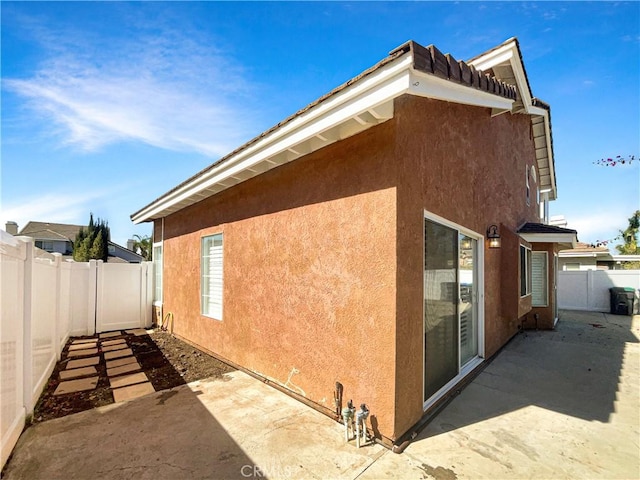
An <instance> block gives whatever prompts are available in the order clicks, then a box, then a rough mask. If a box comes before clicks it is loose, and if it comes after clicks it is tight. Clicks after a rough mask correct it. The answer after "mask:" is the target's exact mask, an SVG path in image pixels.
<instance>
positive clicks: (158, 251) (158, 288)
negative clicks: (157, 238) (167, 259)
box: [153, 243, 162, 304]
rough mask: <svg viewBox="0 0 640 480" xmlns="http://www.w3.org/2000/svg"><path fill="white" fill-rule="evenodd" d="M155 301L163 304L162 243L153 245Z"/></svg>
mask: <svg viewBox="0 0 640 480" xmlns="http://www.w3.org/2000/svg"><path fill="white" fill-rule="evenodd" d="M153 276H154V281H153V284H154V285H153V301H154V303H155V304H162V244H161V243H160V244H157V245H154V246H153Z"/></svg>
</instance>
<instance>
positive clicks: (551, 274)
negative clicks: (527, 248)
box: [526, 243, 559, 329]
mask: <svg viewBox="0 0 640 480" xmlns="http://www.w3.org/2000/svg"><path fill="white" fill-rule="evenodd" d="M533 249H534V251H536V252H547V295H548V304H547V306H546V307H533V308H532V309H531V314H532V315H535V314H538V316H539V318H538V322H537V325H535V323H534V322H532V321H529V322H527V324H526V328H531V327H533V326H534V325H535V326H536V327H537V328H542V329H551V328H553V327H554V325H555V319H556V315H555V308H554V305H555V303H556V301H557V299H556V288H555V285H556V281H557V280H556V278H557V276H556V272H555V260H554V257H555V255H557V253H558V251H559V248H558V245H557V244H555V243H534V244H533Z"/></svg>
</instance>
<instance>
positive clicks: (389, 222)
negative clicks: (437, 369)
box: [154, 96, 539, 440]
mask: <svg viewBox="0 0 640 480" xmlns="http://www.w3.org/2000/svg"><path fill="white" fill-rule="evenodd" d="M534 158H535V153H534V147H533V140H532V133H531V126H530V119H529V117H528V116H525V115H511V114H509V113H506V114H503V115H500V116H497V117H493V118H492V117H491V111H490V110H489V109H485V108H479V107H470V106H462V105H458V104H453V103H447V102H442V101H436V100H430V99H425V98H418V97H413V96H404V97H400V98H399V99H397V100H396V102H395V116H394V118H393V119H391V120H389V121H387V122H385V123H383V124H381V125H379V126H377V127H373V128H371V129H369V130H367V131H365V132H363V133H361V134H358V135H356V136H354V137H351V138H348V139H346V140H342V141H340V142H338V143H335V144H333V145H330V146H328V147H326V148H324V149H321V150H319V151H317V152H314V153H312V154H310V155H308V156H306V157H304V158H302V159H299V160H296V161H295V162H292V163H289V164H286V165H283V166H281V167H279V168H276V169H274V170H271V171H269V172H267V173H265V174H263V175H260V176H259V177H256V178H253V179H251V180H248V181H246V182H243V183H241V184H239V185H237V186H235V187H232V188H230V189H228V190H225V191H223V192H221V193H220V194H217V195H215V196H213V197H210V198H208V199H205V200H203V201H201V202H199V203H197V204H195V205H192V206H190V207H187V208H185V209H183V210H181V211H179V212H176V213H174V214H172V215H170V216H168V217H166V218H164V219H161V220H157V221H156V222H155V225H154V242H158V241H159V240H160V239H161V238H163V249H164V250H163V255H164V267H163V306H162V308H163V314H164V315H167V314H168V313H169V312H171V313H172V314H173V318H174V323H173V332H174V333H175V334H176V335H178V336H179V337H182V338H184V339H187V340H189V341H191V342H192V343H195V344H197V345H198V346H200V347H202V348H204V349H206V350H209V351H211V352H213V353H215V354H217V355H218V356H220V357H222V358H224V359H227V360H230V361H231V362H233V363H236V364H238V365H241V366H243V367H244V368H247V369H248V370H251V371H253V372H256V373H258V374H260V375H262V376H264V377H266V378H268V379H271V380H272V381H274V382H276V383H278V384H280V385H282V386H284V387H286V388H288V389H290V390H291V391H293V392H296V393H298V394H300V395H302V396H304V397H305V398H307V399H309V400H311V401H312V402H315V403H316V404H317V405H319V406H320V407H325V408H326V409H327V410H333V409H334V405H333V391H334V389H335V382H340V383H342V384H343V385H344V397H343V398H344V402H346V401H347V400H348V399H350V398H352V399H354V401H355V402H356V403H357V404H359V403H362V402H364V403H367V405H368V406H369V407H370V409H371V412H372V417H371V418H372V421H371V424H372V425H373V426H374V431H375V432H376V434H377V435H381V436H383V437H386V438H387V439H390V440H396V439H397V438H399V437H400V436H401V435H402V434H403V433H405V432H406V431H407V430H408V429H409V428H410V427H411V426H412V425H413V424H414V423H415V422H417V421H418V420H419V419H420V418H421V416H422V415H423V414H424V410H423V400H424V399H423V398H422V394H423V393H422V392H423V378H424V377H423V367H422V365H423V352H424V350H423V335H424V332H423V268H424V267H423V252H424V240H423V228H424V212H425V210H426V211H428V212H430V213H432V214H435V215H438V216H440V217H443V218H446V219H447V220H449V221H451V222H454V223H456V224H458V225H460V226H463V227H465V228H467V229H470V230H472V231H474V232H477V233H478V234H479V235H485V233H486V230H487V227H488V226H489V225H491V224H497V225H498V226H499V227H500V234H501V235H502V237H503V246H502V248H500V249H491V250H489V249H488V248H487V247H486V244H485V245H482V244H481V243H482V242H480V243H479V248H484V249H485V255H484V258H485V264H484V291H485V296H484V322H485V323H484V329H485V345H484V350H485V357H489V356H491V355H493V354H494V353H495V352H496V351H497V350H498V349H499V348H500V347H501V346H502V345H503V344H504V343H505V342H506V341H507V340H508V339H509V338H511V337H512V336H513V335H514V334H515V333H516V332H517V328H518V325H519V317H520V316H521V315H522V314H523V312H525V311H526V312H528V311H529V310H530V309H531V303H530V301H529V303H528V304H527V302H526V300H525V301H524V302H523V301H522V300H521V299H520V296H519V289H518V288H517V285H518V281H519V275H518V268H519V260H518V258H519V257H518V255H519V244H520V237H519V236H518V235H517V234H516V233H514V232H516V231H517V229H518V227H519V226H520V225H522V224H523V223H525V222H527V221H531V222H537V221H539V216H538V205H537V204H536V202H535V194H533V192H535V191H536V190H535V189H536V185H535V184H533V185H532V186H531V192H532V195H531V204H530V205H527V203H526V186H525V172H526V166H527V165H529V166H531V165H532V164H533V161H534ZM163 222H164V223H163ZM216 233H223V236H224V247H223V249H224V251H223V255H224V276H223V278H224V290H223V319H222V321H220V320H216V319H212V318H208V317H205V316H203V315H201V314H200V288H199V287H200V261H201V260H200V249H201V239H202V237H203V236H206V235H212V234H216ZM230 299H232V300H230Z"/></svg>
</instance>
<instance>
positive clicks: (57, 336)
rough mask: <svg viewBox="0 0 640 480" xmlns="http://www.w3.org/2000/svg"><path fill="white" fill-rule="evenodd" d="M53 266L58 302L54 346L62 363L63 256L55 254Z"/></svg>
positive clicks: (55, 316)
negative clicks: (61, 265)
mask: <svg viewBox="0 0 640 480" xmlns="http://www.w3.org/2000/svg"><path fill="white" fill-rule="evenodd" d="M53 257H54V258H53V265H54V267H55V269H56V284H55V286H54V291H55V292H56V293H55V302H56V306H55V308H54V310H55V314H54V320H55V323H54V327H53V338H54V342H55V343H54V345H55V349H56V360H58V361H60V356H61V354H62V347H61V346H60V334H61V333H62V326H61V325H60V323H61V320H62V319H61V315H60V308H61V303H62V302H61V300H60V297H61V296H62V275H61V267H60V262H61V261H62V254H61V253H58V252H55V253H54V254H53Z"/></svg>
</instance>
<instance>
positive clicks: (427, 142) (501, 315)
mask: <svg viewBox="0 0 640 480" xmlns="http://www.w3.org/2000/svg"><path fill="white" fill-rule="evenodd" d="M395 121H396V122H397V130H398V138H397V142H396V149H397V153H396V162H397V164H398V222H397V249H398V269H397V286H398V295H397V303H396V311H397V326H396V342H397V343H396V352H397V353H396V355H397V356H396V362H397V364H396V369H397V374H396V404H395V405H396V431H395V432H394V435H395V436H399V435H401V434H402V433H404V432H405V431H406V430H407V429H409V428H410V427H411V426H412V425H413V424H414V423H415V422H417V421H418V420H419V419H420V417H421V416H422V415H423V413H424V411H423V400H424V399H423V398H422V395H423V393H422V385H423V367H422V362H423V335H424V332H423V300H422V298H423V268H424V267H423V251H424V243H423V242H424V240H423V228H424V227H423V212H424V210H427V211H428V212H431V213H433V214H436V215H438V216H440V217H443V218H445V219H447V220H449V221H451V222H454V223H456V224H458V225H460V226H462V227H465V228H467V229H470V230H472V231H474V232H477V233H478V234H480V235H486V230H487V227H488V226H489V225H492V224H497V225H498V226H499V227H500V233H501V235H502V237H503V242H502V247H501V248H500V249H488V248H487V246H486V243H485V245H479V247H480V248H484V249H485V264H484V290H485V296H484V307H485V308H484V319H485V356H486V357H489V356H491V355H493V354H494V353H495V352H496V351H497V350H498V349H499V348H500V347H501V346H502V345H503V344H504V343H505V342H506V341H507V340H508V339H509V338H511V337H512V336H513V335H514V334H515V333H516V332H517V326H518V311H517V310H518V305H519V291H518V289H517V285H518V255H519V241H518V239H519V236H518V235H517V234H515V233H513V232H515V231H517V229H518V227H519V226H520V225H522V224H523V223H525V222H527V221H531V222H538V221H539V213H538V205H537V204H536V201H535V195H532V196H531V199H532V201H531V202H530V203H531V204H530V205H527V203H526V184H525V173H526V166H527V165H529V166H531V165H532V164H533V161H534V159H535V152H534V147H533V140H532V134H531V124H530V119H529V117H528V116H526V115H511V114H509V113H506V114H503V115H500V116H497V117H493V118H492V117H491V111H490V110H489V109H484V108H478V107H471V106H464V105H458V104H452V103H446V102H441V101H437V100H431V99H426V98H418V97H409V96H405V97H401V98H400V99H398V100H397V101H396V113H395ZM535 188H536V186H535V184H534V185H532V192H535V191H536V190H535ZM505 237H507V238H506V239H505ZM509 238H511V241H510V242H509V241H508V240H509ZM505 240H507V241H505ZM503 257H505V259H506V260H507V261H503ZM514 279H515V282H514ZM505 296H506V297H507V298H506V300H510V301H511V302H512V303H513V304H514V310H513V311H511V312H508V311H506V312H505V311H503V308H502V307H503V302H502V300H505ZM530 308H531V307H530V303H529V309H530Z"/></svg>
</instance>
